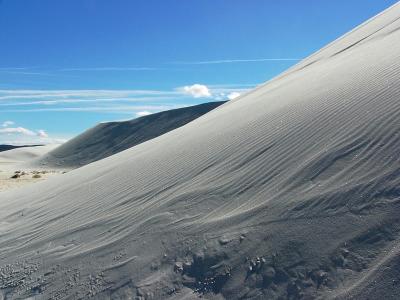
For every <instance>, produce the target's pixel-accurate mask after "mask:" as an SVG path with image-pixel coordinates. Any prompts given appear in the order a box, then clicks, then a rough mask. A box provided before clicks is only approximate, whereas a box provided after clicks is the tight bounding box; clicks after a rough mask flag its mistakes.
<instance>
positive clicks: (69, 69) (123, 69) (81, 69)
mask: <svg viewBox="0 0 400 300" xmlns="http://www.w3.org/2000/svg"><path fill="white" fill-rule="evenodd" d="M154 70H158V68H152V67H92V68H64V69H59V71H62V72H71V71H78V72H80V71H82V72H87V71H88V72H93V71H94V72H96V71H100V72H103V71H154Z"/></svg>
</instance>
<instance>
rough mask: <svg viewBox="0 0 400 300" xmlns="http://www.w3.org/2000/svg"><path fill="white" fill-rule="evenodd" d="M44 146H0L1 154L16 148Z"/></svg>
mask: <svg viewBox="0 0 400 300" xmlns="http://www.w3.org/2000/svg"><path fill="white" fill-rule="evenodd" d="M37 146H42V145H22V146H15V145H0V152H3V151H8V150H12V149H16V148H23V147H37Z"/></svg>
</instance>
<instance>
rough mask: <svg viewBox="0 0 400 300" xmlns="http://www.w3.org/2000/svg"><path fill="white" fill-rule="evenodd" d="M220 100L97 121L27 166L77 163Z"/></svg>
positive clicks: (181, 121)
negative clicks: (94, 124)
mask: <svg viewBox="0 0 400 300" xmlns="http://www.w3.org/2000/svg"><path fill="white" fill-rule="evenodd" d="M222 103H224V102H210V103H204V104H200V105H194V106H189V107H184V108H179V109H173V110H168V111H163V112H159V113H155V114H152V115H149V116H144V117H140V118H136V119H133V120H129V121H121V122H105V123H100V124H98V125H97V126H95V127H93V128H91V129H89V130H87V131H85V132H84V133H82V134H80V135H78V136H77V137H75V138H73V139H71V140H69V141H68V142H66V143H64V144H63V145H62V146H60V147H58V148H56V149H54V150H53V151H50V152H49V153H46V154H45V155H43V156H41V157H38V158H37V159H36V160H35V161H33V162H32V163H31V164H30V166H31V167H33V168H35V167H41V168H50V169H55V168H56V169H74V168H77V167H81V166H84V165H87V164H89V163H91V162H94V161H97V160H100V159H103V158H105V157H108V156H111V155H113V154H116V153H118V152H121V151H123V150H126V149H128V148H131V147H133V146H136V145H138V144H141V143H143V142H146V141H148V140H150V139H153V138H156V137H158V136H160V135H162V134H164V133H167V132H169V131H171V130H174V129H176V128H178V127H181V126H183V125H185V124H187V123H189V122H191V121H193V120H195V119H196V118H198V117H200V116H202V115H203V114H205V113H207V112H209V111H210V110H212V109H214V108H216V107H218V106H219V105H221V104H222Z"/></svg>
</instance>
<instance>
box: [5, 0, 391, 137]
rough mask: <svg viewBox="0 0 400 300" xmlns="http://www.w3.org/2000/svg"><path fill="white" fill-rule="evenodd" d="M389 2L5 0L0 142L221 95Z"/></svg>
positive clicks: (279, 67) (71, 131)
mask: <svg viewBox="0 0 400 300" xmlns="http://www.w3.org/2000/svg"><path fill="white" fill-rule="evenodd" d="M394 3H396V1H392V0H379V1H376V0H324V1H321V0H303V1H299V0H282V1H273V0H249V1H247V0H246V1H245V0H196V1H195V0H187V1H183V0H157V1H156V0H146V1H143V0H115V1H111V0H57V1H54V0H0V28H1V30H0V143H14V144H18V143H48V142H57V141H62V140H65V139H68V138H70V137H72V136H74V135H76V134H78V133H80V132H82V131H83V130H85V129H87V128H89V127H91V126H93V125H95V124H96V123H98V122H102V121H110V120H122V119H129V118H134V117H137V116H140V115H144V114H146V113H152V112H156V111H160V110H166V109H171V108H175V107H180V106H185V105H192V104H197V103H202V102H207V101H216V100H226V99H228V98H233V97H236V96H237V95H239V94H242V93H244V92H245V91H246V90H248V89H251V88H253V87H254V86H256V85H257V84H260V83H262V82H265V81H267V80H268V79H271V78H272V77H274V76H276V75H278V74H279V73H280V72H282V71H284V70H285V69H287V68H288V67H290V66H292V65H293V64H295V63H296V62H297V61H298V60H299V59H301V58H305V57H307V56H308V55H310V54H312V53H313V52H314V51H316V50H318V49H319V48H321V47H322V46H324V45H326V44H327V43H329V42H331V41H332V40H334V39H335V38H337V37H339V36H340V35H342V34H343V33H345V32H347V31H348V30H350V29H352V28H353V27H355V26H357V25H359V24H360V23H362V22H363V21H365V20H367V19H368V18H370V17H372V16H374V15H375V14H377V13H379V12H380V11H382V10H384V9H385V8H387V7H389V6H390V5H392V4H394Z"/></svg>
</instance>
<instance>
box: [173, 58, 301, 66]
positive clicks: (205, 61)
mask: <svg viewBox="0 0 400 300" xmlns="http://www.w3.org/2000/svg"><path fill="white" fill-rule="evenodd" d="M300 60H302V59H301V58H256V59H221V60H204V61H175V62H171V63H170V64H177V65H213V64H230V63H249V62H279V61H300Z"/></svg>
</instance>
